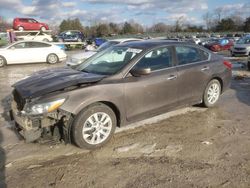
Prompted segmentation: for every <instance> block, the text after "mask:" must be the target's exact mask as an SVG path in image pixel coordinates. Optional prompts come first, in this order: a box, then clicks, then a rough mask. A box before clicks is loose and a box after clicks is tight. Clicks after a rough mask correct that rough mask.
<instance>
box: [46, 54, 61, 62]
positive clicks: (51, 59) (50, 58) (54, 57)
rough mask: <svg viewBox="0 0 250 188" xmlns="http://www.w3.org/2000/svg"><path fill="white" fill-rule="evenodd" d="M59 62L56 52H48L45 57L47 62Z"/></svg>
mask: <svg viewBox="0 0 250 188" xmlns="http://www.w3.org/2000/svg"><path fill="white" fill-rule="evenodd" d="M58 62H59V58H58V56H57V55H56V54H49V55H48V57H47V63H49V64H56V63H58Z"/></svg>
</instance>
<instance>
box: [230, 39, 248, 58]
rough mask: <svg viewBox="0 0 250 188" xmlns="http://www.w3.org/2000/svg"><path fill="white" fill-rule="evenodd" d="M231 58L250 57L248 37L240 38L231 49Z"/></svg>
mask: <svg viewBox="0 0 250 188" xmlns="http://www.w3.org/2000/svg"><path fill="white" fill-rule="evenodd" d="M231 54H232V56H248V55H250V37H244V38H241V39H240V40H238V41H237V42H236V44H235V45H234V46H233V47H232V49H231Z"/></svg>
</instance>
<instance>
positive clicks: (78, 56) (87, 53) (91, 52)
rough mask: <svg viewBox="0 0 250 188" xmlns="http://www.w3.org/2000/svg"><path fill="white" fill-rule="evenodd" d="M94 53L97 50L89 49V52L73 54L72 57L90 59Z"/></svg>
mask: <svg viewBox="0 0 250 188" xmlns="http://www.w3.org/2000/svg"><path fill="white" fill-rule="evenodd" d="M94 54H96V52H95V51H88V52H83V53H78V54H74V55H72V56H71V58H72V59H78V60H83V59H88V58H89V57H91V56H92V55H94Z"/></svg>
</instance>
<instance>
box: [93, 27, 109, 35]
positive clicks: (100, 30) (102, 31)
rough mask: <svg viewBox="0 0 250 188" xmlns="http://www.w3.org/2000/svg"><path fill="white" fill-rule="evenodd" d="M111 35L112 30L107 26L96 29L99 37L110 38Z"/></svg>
mask: <svg viewBox="0 0 250 188" xmlns="http://www.w3.org/2000/svg"><path fill="white" fill-rule="evenodd" d="M109 34H110V28H109V25H107V24H99V25H98V26H97V28H96V35H97V36H98V37H103V36H108V35H109Z"/></svg>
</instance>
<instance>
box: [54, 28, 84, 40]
mask: <svg viewBox="0 0 250 188" xmlns="http://www.w3.org/2000/svg"><path fill="white" fill-rule="evenodd" d="M57 38H58V41H59V42H83V41H84V38H85V37H84V34H83V33H82V32H81V31H77V30H69V31H64V32H62V33H60V34H59V35H58V37H57Z"/></svg>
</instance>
